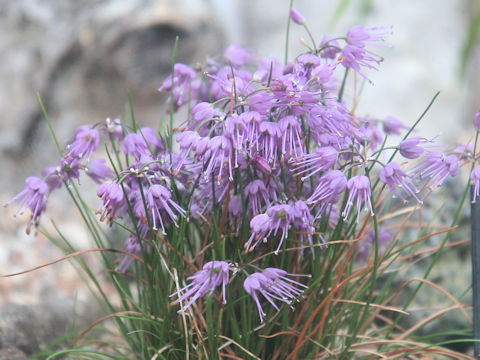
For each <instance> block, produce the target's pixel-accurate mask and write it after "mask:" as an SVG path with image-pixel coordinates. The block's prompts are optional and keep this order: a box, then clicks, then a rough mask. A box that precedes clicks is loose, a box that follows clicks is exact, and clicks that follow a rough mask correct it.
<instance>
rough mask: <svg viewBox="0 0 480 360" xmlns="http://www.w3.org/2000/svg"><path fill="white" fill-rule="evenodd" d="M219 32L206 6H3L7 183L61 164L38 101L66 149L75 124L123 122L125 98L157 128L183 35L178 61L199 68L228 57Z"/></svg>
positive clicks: (41, 1) (1, 125)
mask: <svg viewBox="0 0 480 360" xmlns="http://www.w3.org/2000/svg"><path fill="white" fill-rule="evenodd" d="M216 30H217V29H216V26H215V21H214V19H213V18H212V17H211V16H210V15H209V14H208V12H207V11H206V7H205V5H203V6H200V5H197V6H187V5H185V4H184V3H183V2H179V3H178V4H177V3H175V4H174V3H172V2H169V1H153V2H145V1H142V0H134V1H130V2H125V1H121V0H109V1H98V0H86V1H81V2H77V1H62V2H52V1H46V0H19V1H15V2H2V3H1V4H0V34H2V35H1V37H0V51H1V52H2V55H3V56H2V64H0V79H2V81H1V83H0V110H1V112H2V115H3V116H2V120H1V121H0V152H1V154H2V156H3V158H4V160H5V161H4V167H7V168H9V169H11V170H12V171H11V172H6V173H5V176H2V179H0V184H1V185H2V186H3V187H5V185H8V186H7V187H9V188H11V187H12V186H13V185H16V184H17V182H18V179H23V178H25V177H26V176H29V175H34V174H36V175H39V173H40V172H41V170H42V169H43V168H45V167H46V166H51V165H55V164H56V161H55V160H53V163H52V158H53V159H55V156H57V154H58V152H57V150H56V149H55V146H54V143H53V139H52V136H51V134H50V131H49V129H48V126H47V123H46V121H45V119H44V117H43V114H42V111H41V110H40V106H39V103H38V99H37V92H38V93H39V94H40V96H41V97H42V100H43V103H44V104H45V107H46V109H47V112H48V113H49V116H50V119H51V120H52V122H53V126H54V128H55V131H56V133H57V135H58V138H59V139H60V141H61V143H62V144H65V141H66V140H67V139H69V138H70V137H71V136H72V132H73V129H75V127H77V126H78V125H81V124H86V123H97V122H103V121H104V120H105V118H106V117H115V116H120V117H122V118H123V117H124V115H125V113H124V111H125V104H126V103H127V101H128V93H131V94H132V97H133V100H134V104H135V112H136V118H137V119H138V121H139V122H140V123H142V124H150V125H152V126H154V127H158V125H159V122H160V121H161V119H162V113H163V114H164V111H162V103H163V102H164V99H162V98H161V95H160V94H159V92H158V91H157V89H158V88H159V87H160V85H161V84H162V81H163V79H164V78H165V77H166V76H167V74H168V73H169V72H170V69H171V64H172V56H173V48H174V44H175V38H176V36H179V44H178V50H177V61H178V62H184V63H188V64H193V63H195V62H197V61H202V62H203V61H204V60H205V58H206V57H207V55H210V54H216V53H218V52H219V51H220V49H221V48H223V40H222V38H221V36H220V35H219V32H217V31H216ZM163 116H164V115H163ZM16 190H18V189H14V190H12V191H16Z"/></svg>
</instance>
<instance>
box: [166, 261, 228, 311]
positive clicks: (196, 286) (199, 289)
mask: <svg viewBox="0 0 480 360" xmlns="http://www.w3.org/2000/svg"><path fill="white" fill-rule="evenodd" d="M229 270H230V267H229V265H228V263H226V262H225V261H209V262H207V263H206V264H205V265H203V268H202V270H200V271H197V272H196V273H195V274H194V275H192V276H189V277H188V278H187V280H191V282H190V284H188V285H187V286H185V287H184V288H182V289H180V290H179V291H176V292H174V293H173V294H171V295H170V297H172V296H175V295H177V294H181V293H183V295H181V296H180V297H179V298H178V299H177V300H175V302H174V303H175V304H178V303H180V302H182V301H184V300H186V299H188V298H190V300H189V301H188V302H187V303H186V304H185V305H183V307H182V308H181V309H180V310H179V311H178V312H179V313H180V312H183V311H185V310H186V309H188V308H189V307H190V305H192V304H193V303H194V302H195V301H196V300H197V299H199V298H201V297H205V296H210V295H211V294H212V293H213V291H214V290H215V288H216V287H217V286H219V285H220V284H221V285H222V293H223V303H224V304H226V303H227V300H226V298H225V287H226V286H227V284H228V281H229V279H230V274H229Z"/></svg>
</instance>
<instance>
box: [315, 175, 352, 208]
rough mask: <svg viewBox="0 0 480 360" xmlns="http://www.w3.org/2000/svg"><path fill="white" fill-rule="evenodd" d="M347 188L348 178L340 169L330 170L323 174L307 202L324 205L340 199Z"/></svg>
mask: <svg viewBox="0 0 480 360" xmlns="http://www.w3.org/2000/svg"><path fill="white" fill-rule="evenodd" d="M346 188H347V179H346V178H345V175H343V172H341V171H340V170H330V171H327V172H326V173H325V174H323V175H322V176H321V177H320V179H319V181H318V183H317V187H316V188H315V190H314V191H313V193H312V195H311V196H310V197H309V198H308V200H307V204H315V205H323V204H331V203H335V202H337V201H338V199H339V198H340V195H341V194H342V193H343V192H344V191H345V189H346Z"/></svg>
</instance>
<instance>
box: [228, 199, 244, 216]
mask: <svg viewBox="0 0 480 360" xmlns="http://www.w3.org/2000/svg"><path fill="white" fill-rule="evenodd" d="M242 211H243V206H242V197H241V196H240V195H234V196H232V198H231V199H230V202H229V203H228V212H229V213H230V214H231V215H232V216H233V217H234V218H237V219H241V218H242V215H243V213H242Z"/></svg>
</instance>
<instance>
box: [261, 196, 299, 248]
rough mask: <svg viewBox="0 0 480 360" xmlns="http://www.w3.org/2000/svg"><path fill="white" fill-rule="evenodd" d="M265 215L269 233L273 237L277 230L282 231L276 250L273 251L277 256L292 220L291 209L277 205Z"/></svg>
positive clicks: (283, 205)
mask: <svg viewBox="0 0 480 360" xmlns="http://www.w3.org/2000/svg"><path fill="white" fill-rule="evenodd" d="M267 214H268V216H269V218H270V233H273V236H276V235H277V233H278V230H282V236H281V237H280V242H279V243H278V246H277V249H276V250H275V255H278V252H279V251H280V248H281V247H282V244H283V241H284V240H285V239H286V238H287V236H288V229H289V228H290V226H291V224H292V221H293V220H294V216H293V215H294V213H293V209H292V208H291V206H290V205H285V204H278V205H273V206H272V207H270V209H268V211H267Z"/></svg>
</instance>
